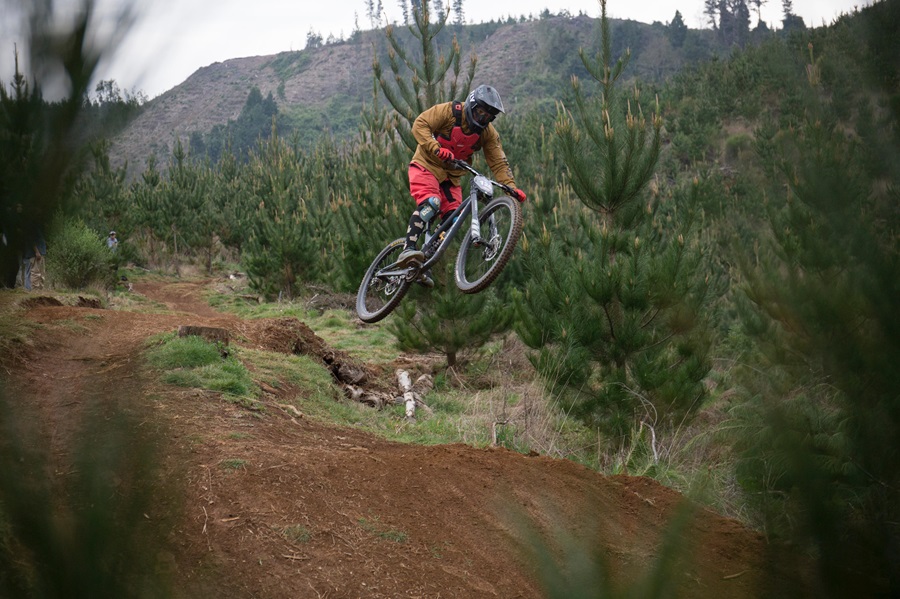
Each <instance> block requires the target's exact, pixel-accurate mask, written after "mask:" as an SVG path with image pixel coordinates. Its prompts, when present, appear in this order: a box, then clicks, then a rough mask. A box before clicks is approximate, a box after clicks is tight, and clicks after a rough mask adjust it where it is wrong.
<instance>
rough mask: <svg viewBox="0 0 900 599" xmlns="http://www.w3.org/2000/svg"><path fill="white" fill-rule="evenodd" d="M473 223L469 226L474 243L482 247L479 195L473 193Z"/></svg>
mask: <svg viewBox="0 0 900 599" xmlns="http://www.w3.org/2000/svg"><path fill="white" fill-rule="evenodd" d="M471 204H472V222H471V224H470V225H469V231H470V234H471V235H472V243H474V244H475V245H481V243H482V239H481V223H480V222H479V220H478V194H477V193H475V192H474V191H473V192H472V202H471Z"/></svg>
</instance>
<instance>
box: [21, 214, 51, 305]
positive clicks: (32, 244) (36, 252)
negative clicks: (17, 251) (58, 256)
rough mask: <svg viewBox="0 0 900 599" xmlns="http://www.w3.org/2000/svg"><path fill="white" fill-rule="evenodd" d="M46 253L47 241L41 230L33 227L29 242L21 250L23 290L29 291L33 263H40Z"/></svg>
mask: <svg viewBox="0 0 900 599" xmlns="http://www.w3.org/2000/svg"><path fill="white" fill-rule="evenodd" d="M46 254H47V242H46V241H44V236H43V235H42V234H41V230H40V229H37V228H35V229H34V232H33V234H32V235H31V237H30V241H29V243H28V244H27V245H26V246H25V248H24V249H23V250H22V287H24V288H25V291H31V270H32V268H33V267H34V265H35V264H40V263H41V262H43V260H44V256H45V255H46Z"/></svg>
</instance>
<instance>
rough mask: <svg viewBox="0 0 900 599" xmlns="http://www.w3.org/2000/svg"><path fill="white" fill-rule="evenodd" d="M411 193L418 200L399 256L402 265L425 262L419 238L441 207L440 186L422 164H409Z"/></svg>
mask: <svg viewBox="0 0 900 599" xmlns="http://www.w3.org/2000/svg"><path fill="white" fill-rule="evenodd" d="M409 193H410V195H411V196H412V197H413V199H414V200H415V201H416V209H415V210H414V211H413V213H412V216H410V217H409V225H408V226H407V228H406V242H405V243H404V245H403V251H402V252H401V253H400V256H399V257H398V261H399V262H400V264H401V265H402V266H409V265H411V264H413V263H414V262H419V263H421V262H423V261H424V260H425V254H423V253H422V252H421V251H420V250H418V249H416V246H417V245H418V242H419V238H420V237H422V236H423V234H424V233H425V230H426V229H427V227H428V221H429V220H431V219H432V218H433V217H434V215H435V213H436V211H437V210H438V209H439V208H440V205H441V202H440V199H439V197H440V186H439V185H438V181H437V179H436V178H435V176H434V175H433V174H431V171H429V170H428V169H426V168H425V167H423V166H422V165H420V164H416V163H415V162H410V164H409Z"/></svg>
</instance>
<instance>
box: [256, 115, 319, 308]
mask: <svg viewBox="0 0 900 599" xmlns="http://www.w3.org/2000/svg"><path fill="white" fill-rule="evenodd" d="M245 174H246V185H247V192H248V193H249V194H250V195H251V197H252V198H253V202H254V204H255V205H256V215H255V218H253V219H251V220H250V221H249V222H248V227H247V228H248V231H247V234H248V235H247V242H246V244H245V245H244V252H243V256H242V263H243V264H244V266H245V268H246V269H247V276H248V278H249V279H250V282H251V285H252V286H253V287H254V288H255V289H257V290H259V291H260V292H262V293H263V294H265V295H266V296H267V297H269V298H273V297H278V298H279V299H282V298H286V299H291V298H295V297H298V296H299V295H300V294H301V293H302V292H303V290H304V289H305V287H306V285H308V283H309V282H310V281H313V280H315V279H316V277H317V276H319V275H320V273H319V272H318V271H317V269H318V268H319V266H320V265H321V259H320V252H321V249H322V246H323V244H322V238H321V235H322V233H323V232H327V231H328V230H330V228H331V223H330V222H328V216H327V212H328V207H326V206H323V205H322V202H320V201H318V199H317V198H315V197H312V196H311V195H310V190H309V188H308V187H307V186H306V182H307V180H308V179H311V178H312V171H311V169H310V168H309V161H308V158H307V157H306V156H304V155H302V154H301V152H300V150H299V149H297V148H296V147H292V146H290V145H288V144H287V143H286V142H285V141H284V140H283V139H282V138H281V137H279V136H278V135H277V134H276V133H275V132H274V131H273V132H272V135H271V137H270V138H269V139H268V140H265V141H262V142H261V143H260V147H259V149H258V150H257V152H256V153H254V155H253V156H252V158H251V161H250V163H249V164H248V166H247V169H246V171H245ZM318 176H322V175H321V173H319V175H318Z"/></svg>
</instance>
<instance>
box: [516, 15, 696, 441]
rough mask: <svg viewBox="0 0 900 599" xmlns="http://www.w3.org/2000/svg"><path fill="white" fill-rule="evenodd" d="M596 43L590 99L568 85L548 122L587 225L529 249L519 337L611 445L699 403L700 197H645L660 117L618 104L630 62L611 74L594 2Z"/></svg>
mask: <svg viewBox="0 0 900 599" xmlns="http://www.w3.org/2000/svg"><path fill="white" fill-rule="evenodd" d="M601 35H602V39H601V53H600V54H599V55H598V56H597V57H595V58H594V59H593V60H590V59H589V58H588V57H587V56H586V55H585V53H584V52H582V61H583V63H584V66H585V68H586V69H587V70H588V72H589V73H590V75H591V77H592V78H593V79H594V80H595V81H596V82H598V83H599V86H600V90H599V93H597V94H589V93H587V92H586V91H585V90H583V89H582V84H581V82H580V81H579V80H577V79H574V80H573V88H574V93H575V106H574V109H573V110H572V111H571V112H569V111H565V110H561V111H560V114H559V117H558V120H557V124H556V131H557V135H558V139H559V146H560V151H561V153H562V155H563V157H564V160H565V162H566V164H567V168H568V176H569V182H570V185H571V186H572V189H573V190H574V192H575V194H576V195H577V196H578V198H579V199H580V200H581V202H582V203H583V204H584V206H585V207H586V208H588V213H587V214H588V215H589V216H586V217H584V218H582V219H581V222H580V227H578V228H577V229H576V230H573V231H569V232H568V235H569V236H570V239H569V240H565V239H562V240H561V241H559V239H560V237H562V236H566V235H567V232H566V231H565V230H560V229H558V230H556V231H555V232H553V234H550V232H547V233H545V234H544V235H542V236H541V237H540V238H539V239H531V240H530V242H531V243H532V244H534V246H535V247H534V249H533V251H531V252H529V260H528V272H529V274H530V277H531V279H530V280H529V282H528V284H527V285H526V290H525V293H524V295H523V297H522V300H523V301H522V302H521V303H520V310H519V317H520V318H519V323H518V325H517V328H518V331H519V333H520V335H521V336H522V338H523V340H524V341H525V343H526V344H528V345H529V346H530V347H532V348H535V349H537V350H538V353H536V354H534V355H533V360H532V361H533V362H534V363H535V366H536V367H537V369H538V371H539V372H540V373H541V375H542V376H543V377H544V378H545V379H546V380H547V381H548V384H549V385H550V386H551V388H552V389H553V390H554V392H557V393H559V394H560V395H561V396H562V397H564V398H565V399H566V400H568V401H569V402H571V403H572V404H573V406H574V408H575V410H576V412H577V413H578V414H579V415H580V416H582V417H583V418H585V419H586V420H588V421H590V422H592V423H595V424H596V425H598V426H602V427H603V428H605V430H607V431H608V432H611V433H613V434H617V435H621V434H624V433H625V432H626V431H628V430H630V429H631V427H632V424H633V419H634V418H635V417H636V416H637V417H641V418H642V419H644V420H646V421H647V422H648V423H649V424H654V423H656V424H671V423H673V422H674V421H676V419H677V418H680V417H683V416H684V415H686V414H688V413H690V412H691V411H692V410H695V409H696V408H697V407H699V404H700V402H701V400H702V398H703V396H704V394H705V391H704V388H703V385H702V382H701V381H702V378H703V377H704V376H705V375H706V373H707V371H708V369H709V364H708V358H707V351H708V348H707V345H708V342H707V339H706V335H705V328H704V326H703V317H702V309H703V305H704V302H705V300H706V284H705V280H704V268H703V260H702V256H701V252H700V248H699V247H698V241H697V239H696V233H695V232H694V230H693V228H694V227H696V226H697V222H698V221H697V219H698V216H699V215H698V209H697V207H698V203H699V198H700V194H701V191H702V189H701V186H700V185H699V182H697V183H695V184H693V185H690V186H689V187H688V189H686V190H678V191H677V192H676V193H675V194H674V196H673V197H672V198H665V200H666V201H663V199H664V198H663V197H661V196H660V194H659V192H658V190H656V189H654V190H651V193H650V194H649V197H648V194H647V193H645V192H646V190H647V188H648V186H649V184H650V181H651V179H652V177H653V171H654V168H655V165H656V163H657V160H658V157H659V151H660V143H661V142H660V131H661V128H662V119H661V117H660V116H659V115H658V113H657V114H656V115H654V116H652V117H651V118H650V119H649V120H648V119H647V118H646V117H644V115H643V112H642V109H641V106H640V102H639V101H640V94H639V91H638V90H637V88H635V90H634V94H633V96H632V97H631V98H630V99H623V98H620V97H619V94H618V89H617V87H616V83H617V80H618V78H619V76H620V75H621V74H622V72H623V70H624V68H625V66H626V64H627V59H628V54H626V55H625V56H623V57H622V58H620V59H619V60H618V61H617V62H615V64H613V62H612V56H611V54H612V52H611V42H610V36H609V21H608V20H607V18H606V3H605V1H603V0H601ZM657 110H658V109H657ZM579 237H582V238H586V240H587V243H584V242H582V241H580V240H579ZM641 415H642V416H641Z"/></svg>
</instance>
